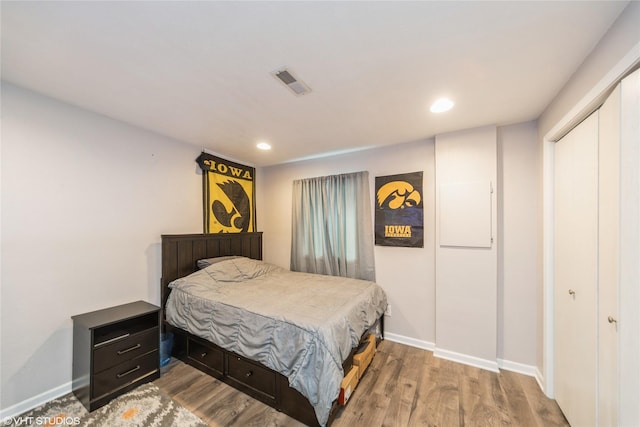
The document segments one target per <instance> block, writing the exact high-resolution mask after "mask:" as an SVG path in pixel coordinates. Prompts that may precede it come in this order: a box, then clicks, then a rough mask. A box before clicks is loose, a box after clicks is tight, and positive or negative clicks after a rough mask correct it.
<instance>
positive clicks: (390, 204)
mask: <svg viewBox="0 0 640 427" xmlns="http://www.w3.org/2000/svg"><path fill="white" fill-rule="evenodd" d="M422 200H423V198H422V172H413V173H405V174H401V175H389V176H377V177H376V215H375V218H376V230H375V231H376V245H379V246H404V247H411V248H422V247H424V216H423V208H422V206H423V205H422Z"/></svg>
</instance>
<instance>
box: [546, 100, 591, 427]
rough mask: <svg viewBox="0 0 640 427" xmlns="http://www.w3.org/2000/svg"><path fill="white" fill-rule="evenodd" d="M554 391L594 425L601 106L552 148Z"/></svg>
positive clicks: (578, 417)
mask: <svg viewBox="0 0 640 427" xmlns="http://www.w3.org/2000/svg"><path fill="white" fill-rule="evenodd" d="M554 168H555V171H554V179H555V184H554V187H555V191H554V216H555V219H554V283H555V286H554V288H555V289H554V348H555V390H556V392H555V394H556V400H557V402H558V404H559V405H560V408H561V409H562V411H563V412H564V414H565V416H566V417H567V420H568V421H569V423H570V424H571V425H573V426H595V425H596V396H597V377H596V372H597V371H596V369H597V319H596V311H597V286H598V112H595V113H593V114H592V115H591V116H589V117H588V118H587V119H585V120H584V121H583V122H582V123H580V124H579V125H578V126H577V127H575V128H574V129H573V130H572V131H571V132H570V133H569V134H567V135H566V136H565V137H564V138H562V139H561V140H560V141H558V142H557V143H556V146H555V148H554Z"/></svg>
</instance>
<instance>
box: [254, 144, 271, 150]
mask: <svg viewBox="0 0 640 427" xmlns="http://www.w3.org/2000/svg"><path fill="white" fill-rule="evenodd" d="M256 147H258V148H259V149H260V150H264V151H268V150H271V145H270V144H269V143H267V142H259V143H258V144H256Z"/></svg>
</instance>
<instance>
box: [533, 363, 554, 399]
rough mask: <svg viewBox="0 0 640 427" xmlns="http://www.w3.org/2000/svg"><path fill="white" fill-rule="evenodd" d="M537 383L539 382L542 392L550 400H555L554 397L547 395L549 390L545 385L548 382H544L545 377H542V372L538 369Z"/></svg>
mask: <svg viewBox="0 0 640 427" xmlns="http://www.w3.org/2000/svg"><path fill="white" fill-rule="evenodd" d="M536 381H537V382H538V385H539V386H540V390H542V392H543V393H544V394H545V395H546V396H547V397H548V398H550V399H553V396H549V395H548V394H547V390H546V388H545V384H546V381H545V380H544V375H542V372H540V369H538V368H536Z"/></svg>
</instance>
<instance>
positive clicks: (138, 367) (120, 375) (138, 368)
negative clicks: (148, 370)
mask: <svg viewBox="0 0 640 427" xmlns="http://www.w3.org/2000/svg"><path fill="white" fill-rule="evenodd" d="M139 370H140V365H138V366H136V367H135V368H133V369H129V370H128V371H126V372H123V373H121V374H118V375H116V377H117V378H122V377H126V376H127V375H129V374H133V373H134V372H135V371H139Z"/></svg>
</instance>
